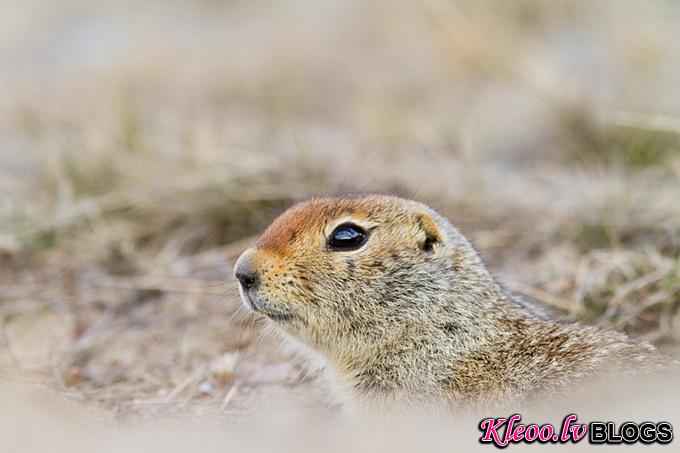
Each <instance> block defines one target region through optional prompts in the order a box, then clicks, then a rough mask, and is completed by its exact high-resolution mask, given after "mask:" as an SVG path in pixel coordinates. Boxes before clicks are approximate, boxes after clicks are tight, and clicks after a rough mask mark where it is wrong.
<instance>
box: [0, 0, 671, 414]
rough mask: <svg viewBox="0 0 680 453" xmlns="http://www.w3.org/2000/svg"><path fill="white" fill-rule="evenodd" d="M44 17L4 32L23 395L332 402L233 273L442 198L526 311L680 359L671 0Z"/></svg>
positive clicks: (10, 229) (110, 11)
mask: <svg viewBox="0 0 680 453" xmlns="http://www.w3.org/2000/svg"><path fill="white" fill-rule="evenodd" d="M24 3H25V2H18V1H10V2H9V4H8V5H7V6H3V10H4V11H3V15H2V18H0V20H2V22H3V23H0V32H1V33H2V35H0V37H1V39H0V42H1V43H2V44H0V67H2V68H3V71H2V72H0V333H1V336H0V375H1V376H6V377H8V378H11V379H19V380H24V381H26V380H28V381H31V382H39V383H43V384H46V385H48V386H50V387H53V388H55V389H58V390H59V391H62V392H64V394H66V395H67V396H69V397H70V398H73V399H76V400H78V401H82V402H83V403H84V404H85V406H86V407H91V408H95V409H96V410H97V411H98V412H97V413H98V414H99V415H101V416H103V417H119V418H130V417H156V416H157V415H165V416H167V415H176V416H178V417H185V416H187V415H192V416H197V417H204V418H205V419H211V420H230V421H234V420H238V419H239V417H240V416H241V415H242V414H244V413H248V412H253V411H256V410H257V408H258V407H261V406H260V405H261V404H267V405H271V404H279V405H286V404H300V405H302V406H305V407H318V406H321V407H323V405H324V402H323V401H324V400H323V397H321V396H320V395H321V394H322V392H321V390H320V389H319V384H318V383H317V380H316V379H315V378H314V376H315V374H314V372H313V371H309V370H306V369H305V368H304V367H302V366H301V365H300V364H299V363H297V362H296V361H295V360H294V359H293V358H292V357H291V356H289V355H287V354H285V353H284V352H282V351H281V349H280V348H279V346H278V345H277V343H276V341H274V340H273V339H272V338H270V337H269V336H268V335H267V334H266V332H264V331H263V330H262V327H261V326H259V325H258V322H256V321H255V320H252V319H250V318H249V317H248V316H246V315H244V314H243V313H241V312H240V311H239V308H238V307H240V304H239V302H238V300H237V295H236V289H235V286H234V283H233V281H232V278H231V265H232V264H233V262H234V258H235V257H236V256H238V254H239V253H240V251H241V250H242V249H243V248H244V247H245V245H246V244H247V243H248V241H249V240H251V239H252V238H253V237H254V235H256V234H257V233H258V232H259V231H260V230H261V229H262V228H263V227H264V226H265V225H266V224H267V223H268V222H269V221H270V220H271V219H272V218H273V217H274V216H275V215H276V214H277V213H278V212H280V211H281V210H282V209H284V208H285V207H286V206H288V205H290V204H291V203H293V202H294V201H296V200H299V199H302V198H305V197H308V196H315V195H321V194H328V193H339V192H348V191H380V192H389V193H396V194H401V195H406V196H411V197H415V198H418V199H420V200H422V201H424V202H427V203H429V204H431V205H433V206H434V207H435V208H437V209H439V210H440V211H442V212H443V213H445V214H446V215H448V216H449V217H450V218H452V219H453V220H454V221H455V222H457V223H458V225H459V226H460V227H461V229H462V230H463V231H464V232H465V233H466V234H468V235H469V236H470V237H471V238H472V239H473V241H474V242H475V243H476V244H477V246H478V248H479V249H480V250H481V251H482V253H483V255H484V256H485V257H486V259H487V261H488V263H489V265H490V267H491V268H492V269H493V271H494V272H495V273H496V274H497V275H499V276H500V277H501V278H502V280H503V281H504V282H505V284H506V285H507V286H508V287H509V288H511V289H513V290H517V291H519V292H524V293H526V294H528V295H529V296H531V297H534V298H536V299H539V300H541V301H543V302H546V303H548V304H551V305H554V306H556V307H557V308H558V309H559V310H562V311H563V312H564V313H565V314H566V315H568V316H571V317H573V318H577V319H585V320H587V321H588V322H597V323H602V324H606V325H611V326H614V327H616V328H619V329H625V330H627V331H629V332H631V333H632V334H635V335H643V336H646V337H648V338H650V339H652V340H654V341H656V342H657V343H658V344H659V345H661V346H663V347H665V348H667V349H668V350H669V351H670V352H673V351H677V346H675V345H677V342H678V341H680V311H679V310H678V307H679V305H680V264H679V262H678V256H680V152H679V150H680V91H679V90H678V82H677V81H678V80H680V64H679V63H678V61H680V60H679V59H678V58H677V57H678V55H679V54H680V29H678V27H677V23H678V22H677V21H678V19H679V18H680V9H679V8H678V7H677V5H675V3H673V2H667V1H648V2H643V3H644V4H643V3H641V2H629V1H583V0H575V1H569V2H539V1H533V0H522V1H519V2H512V3H510V2H504V1H500V0H494V1H492V2H473V1H457V2H452V3H448V2H437V1H422V2H402V1H398V2H393V3H390V5H389V7H388V6H386V4H382V3H379V2H362V1H342V2H340V1H337V2H332V1H326V2H321V3H318V2H315V3H311V2H310V3H286V2H278V3H274V2H225V3H218V2H209V1H200V2H193V3H192V4H191V5H183V4H180V3H176V2H171V3H167V2H166V3H167V4H164V5H163V6H162V7H161V6H154V5H153V4H150V3H149V4H146V3H143V4H137V3H135V4H132V3H126V2H118V3H116V4H108V5H106V4H89V3H86V2H80V1H76V0H61V1H59V2H50V3H49V4H48V5H38V6H28V5H26V4H24ZM631 24H635V26H634V27H631Z"/></svg>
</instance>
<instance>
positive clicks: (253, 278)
mask: <svg viewBox="0 0 680 453" xmlns="http://www.w3.org/2000/svg"><path fill="white" fill-rule="evenodd" d="M235 275H236V279H237V280H238V282H239V283H240V284H241V286H242V287H243V289H250V288H252V287H253V286H255V285H257V274H255V273H254V272H245V271H242V270H238V271H236V273H235Z"/></svg>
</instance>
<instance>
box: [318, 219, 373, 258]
mask: <svg viewBox="0 0 680 453" xmlns="http://www.w3.org/2000/svg"><path fill="white" fill-rule="evenodd" d="M367 239H368V233H366V230H364V229H363V228H361V227H360V226H357V225H355V224H353V223H343V224H342V225H339V226H338V227H337V228H335V230H333V232H332V233H331V235H330V237H329V238H328V248H329V249H331V250H333V251H336V252H348V251H351V250H356V249H358V248H359V247H361V246H362V245H364V244H365V243H366V240H367Z"/></svg>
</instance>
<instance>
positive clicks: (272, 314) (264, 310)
mask: <svg viewBox="0 0 680 453" xmlns="http://www.w3.org/2000/svg"><path fill="white" fill-rule="evenodd" d="M243 299H244V302H245V305H246V306H247V307H248V308H250V309H251V310H252V311H254V312H256V313H260V314H262V315H264V316H266V317H267V318H269V319H271V320H273V321H282V322H283V321H291V320H293V319H295V318H296V316H295V315H294V314H292V313H290V312H285V311H280V310H276V309H273V308H270V307H263V306H262V305H259V306H258V305H257V304H256V303H255V299H254V298H253V297H252V296H251V295H250V294H249V293H245V294H244V297H243Z"/></svg>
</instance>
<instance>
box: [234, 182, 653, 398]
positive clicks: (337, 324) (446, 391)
mask: <svg viewBox="0 0 680 453" xmlns="http://www.w3.org/2000/svg"><path fill="white" fill-rule="evenodd" d="M235 275H236V278H237V279H238V281H239V282H240V289H241V296H242V298H243V301H244V303H245V304H246V305H247V306H248V307H249V308H250V309H252V310H254V311H256V312H258V313H261V314H263V315H265V316H266V317H267V318H269V319H270V320H271V321H272V322H273V323H274V324H275V326H276V327H277V328H278V329H276V330H278V331H280V332H282V333H283V334H284V336H286V337H288V338H290V339H292V340H293V341H295V342H299V343H301V344H303V345H305V346H306V347H307V348H309V349H311V350H313V351H315V352H316V353H317V354H318V355H320V356H321V357H322V358H323V359H324V360H325V361H326V363H327V372H328V374H329V377H330V380H331V382H332V384H334V387H335V388H336V389H337V390H338V392H339V394H340V395H341V396H342V397H343V398H344V400H345V402H346V403H347V404H349V405H354V406H356V407H371V406H374V407H381V406H386V405H387V406H388V407H391V406H393V405H395V404H399V405H407V406H421V405H429V404H433V403H434V404H443V405H445V406H450V407H454V408H469V407H479V406H481V407H494V406H497V405H498V403H499V402H502V403H512V402H515V401H526V400H530V399H532V398H544V397H546V396H549V395H553V394H555V393H557V392H559V391H560V390H566V389H569V388H572V387H574V386H576V385H578V384H579V383H582V382H583V381H584V380H591V379H592V378H594V377H596V376H600V375H603V374H604V373H606V372H612V371H614V370H617V373H618V372H621V373H637V372H640V371H649V370H656V369H662V368H664V367H665V366H666V365H665V364H666V359H665V358H664V357H663V356H662V355H660V354H659V353H658V352H657V350H656V349H655V348H654V347H653V346H651V345H650V344H647V343H643V342H638V341H634V340H632V339H629V338H627V337H626V336H625V335H623V334H621V333H618V332H608V331H603V330H600V329H597V328H595V327H590V326H584V325H579V324H572V323H563V322H558V321H554V320H550V319H547V318H545V317H543V316H540V314H537V313H536V312H534V311H533V310H531V309H529V308H528V307H527V305H526V303H525V302H523V301H522V300H520V299H518V298H517V297H515V296H513V295H511V294H509V293H508V292H507V291H505V290H504V289H503V288H502V287H501V286H500V285H499V284H498V283H497V282H496V281H495V280H494V278H493V277H492V276H491V275H490V274H489V272H488V271H487V269H486V268H485V266H484V264H483V263H482V261H481V259H480V257H479V255H478V253H477V252H476V251H475V250H474V248H473V247H472V246H471V245H470V243H469V242H468V241H467V240H466V239H465V237H464V236H463V235H462V234H461V233H460V232H459V231H458V230H457V229H456V228H455V227H454V226H453V225H452V224H451V223H450V222H448V221H447V220H446V219H445V218H443V217H442V216H441V215H439V214H438V213H436V212H435V211H434V210H432V209H431V208H429V207H427V206H425V205H423V204H421V203H418V202H415V201H411V200H407V199H401V198H397V197H391V196H382V195H367V196H356V197H345V198H326V199H314V200H311V201H307V202H304V203H301V204H298V205H296V206H294V207H292V208H291V209H289V210H288V211H286V212H285V213H284V214H282V215H281V216H280V217H279V218H278V219H276V220H275V221H274V222H273V223H272V225H271V226H270V227H269V228H268V229H267V230H266V231H265V232H264V234H263V235H262V236H261V237H260V238H259V239H258V240H257V241H256V242H255V243H254V244H253V245H252V246H251V247H250V248H248V250H246V251H245V252H244V253H243V254H242V255H241V257H240V258H239V259H238V261H237V263H236V266H235Z"/></svg>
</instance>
